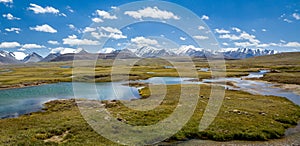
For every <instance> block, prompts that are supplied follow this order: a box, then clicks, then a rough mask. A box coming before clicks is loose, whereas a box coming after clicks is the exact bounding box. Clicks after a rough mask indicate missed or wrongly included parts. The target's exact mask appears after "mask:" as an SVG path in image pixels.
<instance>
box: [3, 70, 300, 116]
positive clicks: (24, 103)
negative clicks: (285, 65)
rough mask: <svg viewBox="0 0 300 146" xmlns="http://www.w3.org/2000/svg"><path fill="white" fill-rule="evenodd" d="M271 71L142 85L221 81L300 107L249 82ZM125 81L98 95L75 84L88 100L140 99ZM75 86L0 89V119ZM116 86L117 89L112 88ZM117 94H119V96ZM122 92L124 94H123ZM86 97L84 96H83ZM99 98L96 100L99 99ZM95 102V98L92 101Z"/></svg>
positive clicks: (66, 94)
mask: <svg viewBox="0 0 300 146" xmlns="http://www.w3.org/2000/svg"><path fill="white" fill-rule="evenodd" d="M265 73H267V71H264V70H263V71H260V72H257V73H250V75H249V76H246V77H242V78H220V79H205V80H203V81H202V82H192V81H189V80H191V79H192V78H179V77H153V78H150V79H147V80H141V81H140V82H144V83H150V84H166V85H170V84H210V83H217V82H219V81H227V82H232V83H234V85H235V87H233V86H226V88H229V89H232V90H243V91H246V92H250V93H253V94H262V95H274V96H281V97H286V98H288V99H289V100H291V101H292V102H294V103H295V104H298V105H300V95H298V94H295V93H293V92H292V91H289V90H284V89H281V88H279V87H274V84H272V83H268V82H262V81H255V80H247V78H259V77H262V76H263V75H264V74H265ZM124 83H125V82H115V83H95V86H94V87H96V89H97V95H91V96H89V95H88V94H89V93H90V92H89V91H91V90H94V88H90V87H91V84H92V83H75V84H76V85H77V86H78V85H79V86H80V89H81V90H82V91H83V92H82V95H85V97H84V98H88V97H93V98H92V99H101V100H113V99H116V100H130V99H137V98H140V95H139V92H138V88H135V87H129V86H124V85H123V84H124ZM73 84H74V83H71V82H69V83H55V84H46V85H40V86H33V87H25V88H16V89H6V90H0V118H11V117H17V116H19V115H22V114H26V113H30V112H35V111H39V110H41V109H42V107H43V103H45V102H47V101H50V100H55V99H69V98H74V93H73ZM113 84H114V88H112V85H113ZM115 91H118V93H116V92H115ZM120 93H121V94H120ZM82 97H83V96H82ZM95 97H96V98H95ZM88 99H91V98H88Z"/></svg>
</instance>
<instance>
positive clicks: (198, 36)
mask: <svg viewBox="0 0 300 146" xmlns="http://www.w3.org/2000/svg"><path fill="white" fill-rule="evenodd" d="M193 38H195V39H198V40H206V39H208V37H207V36H202V35H195V36H193Z"/></svg>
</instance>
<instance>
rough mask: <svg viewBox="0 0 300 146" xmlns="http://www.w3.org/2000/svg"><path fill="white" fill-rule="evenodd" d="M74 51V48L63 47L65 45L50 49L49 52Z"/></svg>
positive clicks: (65, 52)
mask: <svg viewBox="0 0 300 146" xmlns="http://www.w3.org/2000/svg"><path fill="white" fill-rule="evenodd" d="M75 52H76V49H74V48H65V47H57V48H53V49H51V51H50V53H51V54H56V53H60V54H67V53H75Z"/></svg>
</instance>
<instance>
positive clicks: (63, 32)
mask: <svg viewBox="0 0 300 146" xmlns="http://www.w3.org/2000/svg"><path fill="white" fill-rule="evenodd" d="M130 2H134V1H128V0H118V1H112V0H89V1H88V2H87V1H79V0H76V1H74V0H52V1H46V0H28V1H23V0H18V1H17V0H0V12H1V13H0V31H1V32H0V50H7V51H21V52H25V53H31V52H37V53H39V54H41V55H42V56H46V55H47V54H48V53H49V52H53V51H55V50H56V51H57V50H62V49H65V48H67V49H77V48H78V47H82V48H84V46H85V45H87V46H94V47H96V48H97V47H100V46H101V45H99V44H101V43H99V42H98V40H97V39H100V40H101V39H102V38H105V37H106V38H107V39H108V41H107V42H106V44H104V45H103V46H101V47H103V48H105V47H106V48H107V47H109V48H115V49H123V48H125V47H128V46H131V47H140V46H141V45H153V46H155V47H158V46H160V47H167V46H168V47H180V46H183V45H186V46H187V45H189V46H191V45H192V46H195V47H204V46H205V45H204V46H201V45H200V46H198V45H197V43H196V42H197V40H198V41H204V40H205V39H207V38H210V37H209V36H208V37H206V36H205V35H203V34H199V35H197V36H198V37H195V36H196V35H193V36H191V35H190V34H187V33H186V32H184V31H182V30H181V28H176V27H174V26H171V25H168V23H169V22H171V21H172V22H173V21H175V22H178V23H180V21H184V22H185V23H186V25H184V26H182V27H191V26H192V25H195V27H196V28H198V30H194V31H201V29H202V28H201V27H200V28H199V26H200V25H198V23H196V22H194V20H189V21H186V19H185V18H187V17H189V16H188V15H187V14H188V13H189V12H187V13H184V12H182V13H181V11H178V10H176V7H170V8H168V7H167V6H161V5H155V4H156V3H154V2H152V1H151V2H150V3H151V5H149V6H148V5H144V6H140V5H136V7H132V8H131V9H130V12H131V13H127V14H125V12H126V11H127V12H128V11H129V10H122V5H124V4H127V3H130ZM147 2H148V3H149V1H147ZM168 2H172V3H175V4H177V5H180V6H182V7H185V8H186V9H188V10H190V11H191V12H193V13H195V14H196V15H197V16H198V17H199V19H202V20H201V21H203V22H204V23H205V24H203V26H204V28H203V29H208V30H211V33H212V34H213V35H214V37H215V38H216V39H217V41H218V43H219V48H222V49H226V48H243V47H247V48H262V49H274V50H278V51H300V1H299V0H284V1H283V0H254V1H248V0H239V1H233V0H232V1H229V0H218V1H209V0H205V1H202V0H188V1H183V0H173V1H168ZM120 9H121V10H120ZM148 11H149V12H157V14H154V13H153V14H148V13H147V12H148ZM119 13H122V16H121V15H119ZM185 14H186V16H185ZM114 16H115V17H114ZM125 17H131V18H132V20H136V21H144V20H146V19H148V18H151V20H152V19H153V20H154V19H158V20H159V21H160V22H146V21H145V22H141V23H134V24H130V25H128V26H126V27H122V28H117V27H116V26H117V25H115V24H119V23H123V22H122V21H125V20H124V19H127V18H125ZM138 17H140V18H138ZM206 25H207V26H206ZM93 27H94V28H100V29H101V30H102V31H105V32H106V33H104V34H103V33H101V31H100V30H95V29H92V28H93ZM93 31H97V32H98V34H97V33H93V35H91V34H92V32H93ZM92 36H94V37H93V38H92ZM164 39H165V40H170V42H171V44H169V45H164V41H161V40H164ZM195 40H196V41H195ZM100 42H101V41H100ZM172 43H173V44H172ZM77 44H79V46H78V45H77Z"/></svg>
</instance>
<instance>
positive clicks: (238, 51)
mask: <svg viewBox="0 0 300 146" xmlns="http://www.w3.org/2000/svg"><path fill="white" fill-rule="evenodd" d="M220 52H222V53H223V54H224V56H225V57H226V58H233V59H243V58H250V57H255V56H264V55H273V54H277V53H279V52H278V51H275V50H267V49H250V48H229V49H223V50H220Z"/></svg>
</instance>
